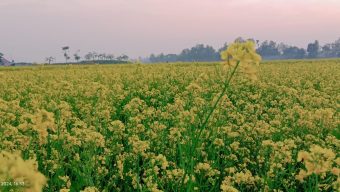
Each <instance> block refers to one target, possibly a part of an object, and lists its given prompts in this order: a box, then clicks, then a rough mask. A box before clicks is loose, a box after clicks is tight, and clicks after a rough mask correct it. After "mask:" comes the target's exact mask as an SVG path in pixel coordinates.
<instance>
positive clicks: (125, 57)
mask: <svg viewBox="0 0 340 192" xmlns="http://www.w3.org/2000/svg"><path fill="white" fill-rule="evenodd" d="M117 60H119V61H127V60H129V56H127V55H125V54H123V55H121V56H119V57H117Z"/></svg>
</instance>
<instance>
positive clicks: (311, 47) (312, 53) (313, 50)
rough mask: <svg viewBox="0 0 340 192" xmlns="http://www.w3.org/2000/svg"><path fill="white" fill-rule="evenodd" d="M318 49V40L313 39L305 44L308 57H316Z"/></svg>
mask: <svg viewBox="0 0 340 192" xmlns="http://www.w3.org/2000/svg"><path fill="white" fill-rule="evenodd" d="M319 51H320V44H319V41H318V40H315V41H314V43H309V44H308V46H307V53H308V57H310V58H316V57H317V56H318V54H319Z"/></svg>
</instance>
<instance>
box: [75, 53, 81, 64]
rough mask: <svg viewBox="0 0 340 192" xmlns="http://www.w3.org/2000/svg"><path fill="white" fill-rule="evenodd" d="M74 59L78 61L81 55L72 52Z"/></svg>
mask: <svg viewBox="0 0 340 192" xmlns="http://www.w3.org/2000/svg"><path fill="white" fill-rule="evenodd" d="M73 57H74V60H76V62H77V63H78V62H79V60H80V59H81V57H80V56H79V55H78V53H75V54H73Z"/></svg>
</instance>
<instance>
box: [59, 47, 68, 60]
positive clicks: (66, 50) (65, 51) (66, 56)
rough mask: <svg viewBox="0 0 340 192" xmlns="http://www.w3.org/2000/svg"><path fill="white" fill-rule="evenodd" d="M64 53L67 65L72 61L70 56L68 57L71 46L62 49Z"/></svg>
mask: <svg viewBox="0 0 340 192" xmlns="http://www.w3.org/2000/svg"><path fill="white" fill-rule="evenodd" d="M61 49H62V50H63V51H64V57H65V63H67V61H68V60H69V59H70V56H69V55H68V51H69V49H70V47H69V46H65V47H62V48H61Z"/></svg>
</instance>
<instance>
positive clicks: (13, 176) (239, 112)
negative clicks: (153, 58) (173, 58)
mask: <svg viewBox="0 0 340 192" xmlns="http://www.w3.org/2000/svg"><path fill="white" fill-rule="evenodd" d="M222 57H223V56H222ZM234 57H235V56H234ZM226 59H227V58H226ZM252 59H253V60H254V59H255V60H256V57H255V56H254V58H252ZM229 64H230V63H229ZM237 64H238V63H237ZM230 66H232V64H230ZM233 66H235V65H233ZM245 68H246V67H245ZM227 71H228V69H226V67H225V66H223V65H221V64H220V63H174V64H171V63H169V64H127V65H83V66H82V65H77V66H76V65H65V66H33V67H8V68H0V141H1V142H0V150H1V152H0V191H61V192H66V191H72V192H73V191H85V192H91V191H106V192H111V191H143V192H144V191H152V192H157V191H225V192H229V191H230V192H232V191H339V187H340V179H339V174H340V167H339V166H340V155H339V149H340V141H339V138H340V130H339V129H340V126H339V107H340V94H339V93H340V60H300V61H299V60H296V61H295V60H292V61H268V62H262V63H261V64H260V65H259V67H258V70H257V72H256V75H255V72H254V73H253V71H252V70H251V69H245V70H244V72H242V71H236V70H235V71H232V72H234V74H231V73H232V72H231V73H230V71H229V72H227ZM247 72H248V73H247ZM245 74H246V75H245ZM228 75H229V76H228ZM230 75H231V76H230ZM228 77H232V78H230V79H228ZM226 79H227V80H229V82H228V86H226ZM221 93H222V94H221ZM217 101H218V102H217Z"/></svg>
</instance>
